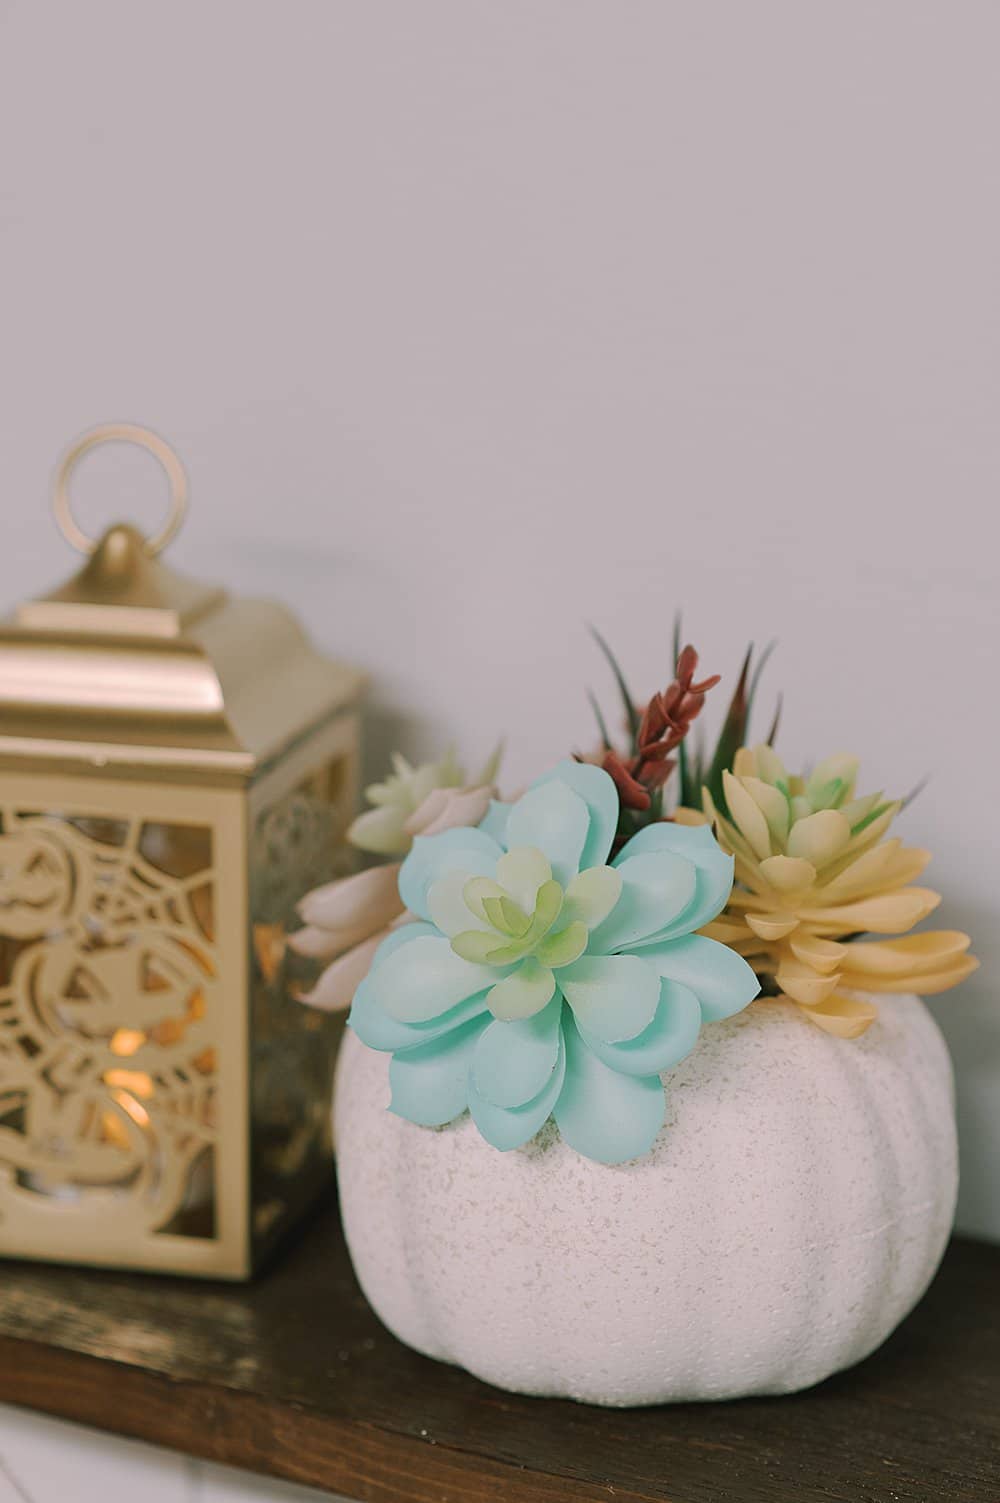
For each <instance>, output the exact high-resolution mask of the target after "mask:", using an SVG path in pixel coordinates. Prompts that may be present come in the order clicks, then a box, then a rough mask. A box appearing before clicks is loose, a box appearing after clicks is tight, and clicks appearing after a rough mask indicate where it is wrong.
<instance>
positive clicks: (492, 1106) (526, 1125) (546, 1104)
mask: <svg viewBox="0 0 1000 1503" xmlns="http://www.w3.org/2000/svg"><path fill="white" fill-rule="evenodd" d="M557 1037H558V1055H557V1058H556V1063H555V1068H554V1069H553V1070H552V1071H551V1072H550V1074H549V1078H548V1079H547V1080H546V1082H545V1085H544V1086H543V1087H542V1089H541V1091H540V1092H539V1093H538V1095H537V1096H535V1097H534V1098H533V1100H531V1101H527V1102H525V1104H524V1105H523V1106H515V1107H503V1106H497V1105H496V1103H495V1102H492V1101H487V1100H486V1099H485V1097H483V1096H480V1094H479V1092H478V1091H477V1090H476V1083H475V1079H474V1078H473V1079H470V1081H469V1111H470V1112H471V1113H472V1120H473V1122H475V1124H476V1126H477V1128H478V1129H479V1132H480V1134H481V1135H482V1137H484V1138H485V1139H486V1141H487V1143H489V1144H491V1145H492V1147H494V1148H499V1149H500V1150H501V1152H503V1153H507V1152H509V1151H510V1150H511V1149H513V1148H521V1147H522V1146H523V1145H524V1144H525V1143H527V1142H528V1141H529V1139H531V1138H533V1137H534V1136H535V1133H536V1132H537V1131H538V1129H539V1128H540V1127H542V1126H543V1125H544V1124H545V1123H546V1122H547V1121H548V1119H549V1117H551V1115H552V1109H553V1107H554V1106H555V1104H556V1102H557V1101H558V1099H559V1096H560V1093H561V1092H562V1089H563V1082H564V1080H565V1077H566V1048H565V1044H564V1043H563V1039H562V1030H559V1033H558V1035H557Z"/></svg>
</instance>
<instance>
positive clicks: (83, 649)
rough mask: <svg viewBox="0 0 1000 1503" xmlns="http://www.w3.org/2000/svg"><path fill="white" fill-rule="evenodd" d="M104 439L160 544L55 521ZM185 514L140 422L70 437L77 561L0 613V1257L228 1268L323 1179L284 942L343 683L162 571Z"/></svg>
mask: <svg viewBox="0 0 1000 1503" xmlns="http://www.w3.org/2000/svg"><path fill="white" fill-rule="evenodd" d="M108 439H125V440H129V441H134V442H136V443H139V444H142V445H143V446H144V447H146V448H147V449H150V450H151V451H152V452H153V453H154V454H155V455H156V456H157V458H158V459H159V460H160V461H161V462H162V464H163V466H164V468H165V469H166V471H167V474H168V477H169V480H170V484H171V510H170V517H169V521H168V522H167V524H166V526H165V527H164V528H163V530H162V531H161V532H160V533H159V534H158V535H157V536H156V537H154V538H144V537H142V536H141V535H140V534H139V533H138V532H137V531H136V530H135V529H134V528H133V527H131V526H126V525H120V526H115V527H112V528H111V529H110V531H108V532H107V533H106V534H105V535H104V537H103V538H102V539H101V540H100V541H99V542H96V543H95V542H92V541H91V540H90V539H88V538H87V537H85V536H84V535H83V533H82V532H81V531H80V529H79V528H78V526H77V524H76V522H75V521H74V519H73V515H72V512H71V509H70V503H69V500H68V493H67V480H68V476H69V472H70V469H71V468H72V466H73V464H74V463H75V462H76V460H77V459H78V458H79V457H80V456H81V455H82V454H83V453H85V452H86V451H87V450H88V449H89V448H91V447H93V445H95V444H97V443H101V442H104V441H105V440H108ZM185 507H186V490H185V481H184V473H183V470H182V468H181V466H180V464H179V461H178V460H177V458H176V456H175V455H174V453H173V451H172V450H171V449H169V448H168V447H167V445H165V444H164V443H163V442H162V441H161V440H160V439H158V438H156V436H155V435H153V434H150V433H147V432H146V431H145V430H144V429H137V428H133V427H124V426H123V427H114V428H103V429H98V430H96V431H95V432H94V433H91V434H89V435H87V437H86V438H84V439H83V440H82V441H81V442H80V443H78V444H77V445H76V447H75V448H74V449H73V450H72V451H71V452H70V453H69V454H68V455H67V456H66V459H65V460H64V463H63V466H62V469H61V471H60V476H59V481H58V484H57V489H56V512H57V516H58V518H59V520H60V523H61V525H62V528H63V531H64V532H65V534H66V535H67V536H68V537H69V539H70V541H72V542H73V543H74V544H75V545H77V546H78V547H79V548H80V549H81V550H82V551H84V552H85V553H86V554H87V555H88V556H87V559H86V562H85V564H84V566H83V568H82V569H81V570H80V572H79V573H77V574H76V575H75V576H74V577H73V578H72V579H71V580H70V581H69V583H68V584H66V585H64V586H63V587H62V588H61V589H58V590H56V591H54V592H53V593H52V594H51V595H47V596H45V597H44V598H42V599H39V600H34V601H32V602H30V603H29V604H25V605H22V606H21V607H20V608H19V609H18V610H17V611H16V612H15V614H14V615H13V617H12V618H10V619H9V620H7V621H6V622H4V623H3V624H2V625H0V1253H3V1254H5V1255H9V1256H20V1257H37V1258H46V1259H54V1260H58V1261H66V1262H74V1263H96V1264H104V1265H110V1266H117V1267H130V1268H145V1269H156V1270H160V1271H169V1272H173V1273H184V1274H201V1275H208V1276H217V1277H223V1278H244V1277H247V1276H248V1275H249V1274H250V1273H251V1272H252V1270H253V1269H254V1267H255V1266H256V1265H257V1264H258V1263H259V1261H260V1260H261V1258H262V1257H263V1256H264V1255H266V1253H267V1252H268V1251H269V1250H270V1248H271V1247H272V1246H273V1244H274V1243H275V1242H276V1241H277V1240H278V1239H279V1238H280V1237H281V1236H282V1234H283V1233H284V1232H286V1231H287V1229H288V1228H289V1227H290V1225H291V1224H292V1223H293V1221H294V1220H295V1218H296V1217H297V1216H299V1215H300V1214H301V1213H302V1212H303V1211H304V1210H305V1209H306V1208H307V1207H308V1205H309V1204H310V1203H311V1202H312V1201H314V1200H315V1198H316V1197H317V1195H318V1194H321V1193H322V1192H323V1190H325V1189H326V1188H327V1187H328V1186H329V1184H330V1182H331V1159H330V1149H329V1137H328V1133H329V1129H328V1120H329V1096H330V1085H331V1078H332V1068H333V1056H334V1053H335V1050H336V1045H337V1038H338V1025H337V1022H336V1020H331V1019H330V1018H329V1017H327V1016H325V1015H324V1014H322V1013H318V1012H315V1011H313V1010H312V1009H309V1008H305V1007H302V1006H301V1005H300V1004H299V1003H298V1002H296V1001H295V999H294V995H293V986H292V983H291V980H290V978H289V975H288V967H289V965H290V963H291V961H290V958H289V957H287V956H286V953H285V950H284V946H283V944H282V936H283V933H284V929H285V925H286V924H288V923H289V922H290V921H291V920H292V917H293V915H294V910H295V905H296V903H297V902H298V900H299V899H300V898H301V897H302V895H303V894H304V893H305V892H306V891H308V890H309V889H310V888H311V887H314V886H315V885H316V884H317V883H318V882H322V881H324V880H327V879H328V878H330V877H331V876H333V875H336V873H337V870H338V863H339V862H343V861H344V860H345V857H344V855H343V845H342V839H341V837H342V835H343V831H344V829H345V827H346V824H347V822H348V820H349V819H350V817H351V814H352V813H353V810H354V805H355V795H356V781H357V764H358V711H357V705H358V697H359V692H360V688H361V680H360V677H359V675H358V674H357V673H355V672H353V671H352V670H350V669H348V668H345V667H343V666H342V665H339V664H337V663H333V662H330V661H328V660H327V659H325V658H324V657H322V656H320V655H319V654H318V653H317V652H316V651H315V650H314V649H313V648H312V647H311V646H310V645H309V643H308V642H307V640H306V638H305V637H304V635H303V633H302V631H301V630H300V628H299V627H298V626H297V625H296V623H295V621H294V620H293V618H292V617H291V616H290V615H289V613H288V612H287V611H285V610H284V609H283V608H282V607H281V606H279V605H276V604H273V603H269V602H263V601H250V600H243V599H238V598H235V597H233V596H230V595H228V594H227V593H226V592H225V591H224V590H222V589H218V588H213V587H206V586H204V585H201V584H198V583H195V582H193V581H192V580H189V579H187V578H185V577H183V576H182V575H180V574H177V573H175V572H174V571H173V570H171V569H169V568H167V567H166V566H165V565H164V564H163V563H162V562H161V561H160V559H159V557H158V555H159V554H160V552H161V550H162V548H163V547H164V545H165V544H166V542H167V541H168V540H169V538H170V537H171V536H172V535H173V534H174V532H175V531H176V529H177V527H178V525H179V523H180V521H181V518H182V515H183V512H184V510H185ZM340 869H343V868H342V867H341V868H340Z"/></svg>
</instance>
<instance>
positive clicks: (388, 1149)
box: [336, 997, 957, 1404]
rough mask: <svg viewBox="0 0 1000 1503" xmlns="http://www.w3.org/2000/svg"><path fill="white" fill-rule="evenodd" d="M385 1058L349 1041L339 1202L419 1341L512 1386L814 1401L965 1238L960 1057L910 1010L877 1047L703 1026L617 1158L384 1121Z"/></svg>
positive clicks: (557, 1142) (770, 1019)
mask: <svg viewBox="0 0 1000 1503" xmlns="http://www.w3.org/2000/svg"><path fill="white" fill-rule="evenodd" d="M387 1061H388V1056H386V1055H381V1054H376V1053H374V1052H373V1051H371V1050H368V1049H366V1048H364V1047H363V1046H362V1045H361V1044H359V1043H358V1041H357V1040H356V1039H355V1038H354V1036H353V1035H352V1034H350V1033H348V1035H347V1038H346V1040H345V1044H344V1049H343V1052H342V1054H341V1064H340V1070H339V1076H338V1089H337V1108H336V1110H337V1124H336V1125H337V1139H338V1172H339V1178H340V1194H341V1208H342V1214H343V1217H344V1223H345V1229H346V1232H347V1239H348V1243H349V1245H350V1249H351V1254H352V1257H353V1259H354V1265H355V1268H356V1270H357V1273H358V1277H359V1279H360V1281H361V1284H362V1287H363V1289H364V1291H365V1293H366V1295H367V1296H368V1299H369V1300H370V1302H371V1303H372V1305H373V1306H374V1308H375V1310H376V1311H377V1312H378V1314H379V1316H380V1317H381V1319H382V1320H383V1321H384V1322H385V1324H386V1325H387V1326H388V1327H389V1328H390V1330H392V1331H394V1332H395V1333H396V1335H397V1336H399V1337H400V1338H401V1339H402V1340H404V1341H407V1342H409V1343H410V1345H412V1346H415V1347H416V1348H418V1350H420V1351H422V1352H425V1353H427V1354H428V1355H430V1356H433V1357H439V1358H443V1359H445V1360H448V1361H452V1362H456V1363H460V1364H461V1365H462V1366H464V1367H467V1368H468V1369H469V1370H470V1371H471V1372H473V1373H475V1374H476V1375H477V1376H478V1377H481V1378H484V1379H485V1380H486V1381H488V1382H491V1383H495V1384H497V1385H499V1386H501V1387H506V1388H512V1389H516V1390H519V1391H524V1392H528V1393H537V1394H547V1395H566V1396H569V1397H571V1398H576V1399H583V1400H587V1401H590V1402H594V1403H605V1404H650V1403H657V1402H661V1401H666V1400H681V1399H699V1398H728V1397H733V1396H736V1395H740V1394H750V1393H783V1392H789V1391H793V1390H795V1389H799V1388H803V1387H806V1386H808V1385H809V1384H812V1383H816V1382H818V1381H819V1380H820V1379H821V1378H824V1377H826V1376H827V1375H828V1374H830V1373H832V1372H835V1371H837V1370H838V1369H839V1368H842V1367H845V1366H848V1365H849V1364H851V1363H853V1362H857V1361H858V1360H859V1359H860V1358H862V1357H864V1356H866V1355H867V1354H868V1353H869V1352H871V1351H873V1350H874V1348H875V1347H877V1346H878V1345H879V1344H880V1343H881V1342H882V1341H883V1340H884V1339H885V1337H886V1336H887V1335H888V1334H889V1332H890V1331H891V1330H892V1329H893V1328H894V1326H895V1325H896V1324H897V1323H898V1322H899V1321H900V1320H901V1319H902V1317H903V1316H904V1315H905V1314H906V1313H907V1311H908V1310H909V1309H910V1308H911V1307H912V1306H913V1305H914V1304H915V1303H916V1301H917V1300H918V1299H919V1298H920V1296H921V1294H922V1293H923V1292H924V1289H925V1288H926V1286H927V1284H928V1282H929V1281H930V1278H931V1276H932V1274H933V1272H934V1270H935V1268H936V1267H937V1264H938V1261H939V1259H940V1256H941V1253H942V1252H943V1249H944V1246H945V1243H946V1241H947V1237H948V1233H949V1230H950V1227H951V1222H952V1216H953V1213H954V1206H955V1195H956V1191H957V1162H956V1152H957V1151H956V1141H955V1126H954V1111H953V1104H952V1080H951V1066H950V1062H949V1059H948V1053H947V1050H946V1048H945V1045H944V1041H943V1039H942V1038H941V1035H940V1033H939V1032H938V1029H937V1026H936V1025H935V1023H934V1021H933V1019H932V1018H931V1016H930V1014H929V1013H928V1012H927V1010H926V1008H925V1007H924V1005H923V1004H922V1003H921V1002H919V1001H918V1000H917V999H916V998H910V997H900V998H895V999H892V998H891V999H888V1000H886V1001H884V1002H883V1003H882V1004H881V1008H880V1019H879V1021H878V1022H877V1023H876V1024H875V1025H873V1027H872V1028H871V1029H870V1030H869V1031H868V1033H867V1034H865V1035H864V1037H863V1038H861V1039H860V1040H857V1041H843V1040H838V1039H833V1038H830V1037H829V1036H828V1035H826V1034H824V1033H822V1032H820V1030H819V1029H818V1028H816V1027H814V1026H813V1025H812V1024H811V1023H809V1022H808V1021H806V1020H805V1019H804V1018H802V1016H801V1014H799V1013H798V1011H797V1010H796V1009H794V1008H792V1007H791V1006H789V1005H788V1004H785V1003H768V1004H758V1005H756V1006H753V1007H751V1008H750V1009H749V1010H748V1011H747V1012H745V1013H742V1014H741V1015H739V1016H738V1017H736V1018H733V1019H731V1020H730V1021H729V1022H726V1023H720V1024H715V1025H712V1026H710V1027H708V1028H706V1029H705V1030H704V1031H703V1032H702V1035H701V1040H700V1041H699V1044H698V1046H697V1047H696V1049H695V1051H694V1052H693V1054H691V1055H690V1056H689V1057H688V1059H687V1060H685V1061H684V1062H683V1063H682V1064H681V1065H679V1066H678V1067H677V1068H676V1069H675V1070H673V1071H671V1072H668V1073H667V1075H666V1076H665V1077H664V1079H665V1080H666V1082H667V1086H668V1105H667V1122H666V1125H665V1127H664V1129H663V1130H662V1132H661V1134H660V1136H659V1138H658V1139H657V1142H656V1143H655V1145H654V1147H653V1150H652V1152H651V1154H650V1155H649V1156H648V1157H647V1158H646V1159H644V1160H640V1161H637V1162H635V1163H633V1164H629V1165H624V1166H620V1167H617V1168H608V1167H606V1166H604V1165H601V1164H595V1163H591V1162H590V1161H588V1160H585V1159H582V1158H580V1157H578V1156H577V1155H576V1154H575V1153H573V1152H572V1150H570V1149H569V1148H567V1147H566V1145H565V1144H564V1143H563V1142H562V1140H561V1139H560V1138H559V1135H558V1132H557V1131H556V1129H555V1128H554V1127H553V1126H552V1125H551V1124H548V1125H547V1126H546V1127H545V1128H544V1129H543V1131H542V1134H540V1135H539V1137H538V1138H537V1139H536V1140H535V1141H534V1142H533V1143H531V1144H529V1145H527V1147H526V1148H523V1149H520V1150H518V1151H516V1152H514V1153H510V1154H501V1153H498V1152H496V1151H495V1150H494V1149H492V1148H490V1147H489V1146H488V1145H487V1144H485V1143H484V1142H483V1141H482V1139H480V1137H479V1136H478V1134H477V1132H476V1130H475V1128H474V1126H473V1124H472V1122H471V1119H470V1118H469V1117H468V1116H466V1117H463V1118H461V1119H460V1120H459V1121H458V1122H457V1123H453V1124H452V1125H450V1126H449V1127H445V1128H441V1129H437V1130H430V1129H425V1128H420V1127H416V1126H414V1125H413V1124H412V1123H409V1122H404V1121H403V1120H401V1119H400V1118H398V1117H395V1116H393V1115H392V1114H391V1113H390V1112H387V1111H386V1110H385V1107H386V1105H387V1102H388V1099H389V1091H388V1078H387V1076H388V1071H387Z"/></svg>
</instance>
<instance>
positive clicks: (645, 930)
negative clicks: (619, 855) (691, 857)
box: [589, 851, 697, 955]
mask: <svg viewBox="0 0 1000 1503" xmlns="http://www.w3.org/2000/svg"><path fill="white" fill-rule="evenodd" d="M615 870H616V871H617V872H618V875H619V876H620V877H621V879H622V891H621V897H620V898H619V899H618V902H617V903H616V904H615V906H614V908H613V909H612V910H611V912H610V913H609V914H608V916H607V918H606V919H605V920H604V921H603V923H600V924H598V926H597V928H596V929H595V930H594V931H593V933H592V934H591V936H590V945H589V950H590V953H591V954H592V955H608V954H610V953H611V952H612V951H615V950H622V949H624V948H625V947H626V946H628V945H635V944H639V943H641V941H642V940H644V939H648V938H649V936H650V935H651V934H655V933H656V932H657V930H658V929H662V928H663V927H664V926H665V925H666V924H667V923H671V922H673V921H674V920H675V919H676V918H677V917H678V915H679V914H681V913H683V912H684V910H685V909H686V908H688V907H689V906H690V904H691V900H692V898H693V897H694V894H695V885H696V878H697V868H696V867H695V866H694V865H693V864H692V863H691V862H690V861H688V860H687V858H686V857H684V856H678V855H675V854H673V853H672V852H670V851H647V852H645V853H640V854H639V855H637V856H632V857H631V858H630V859H629V860H628V861H622V862H615ZM685 932H686V931H685Z"/></svg>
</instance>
